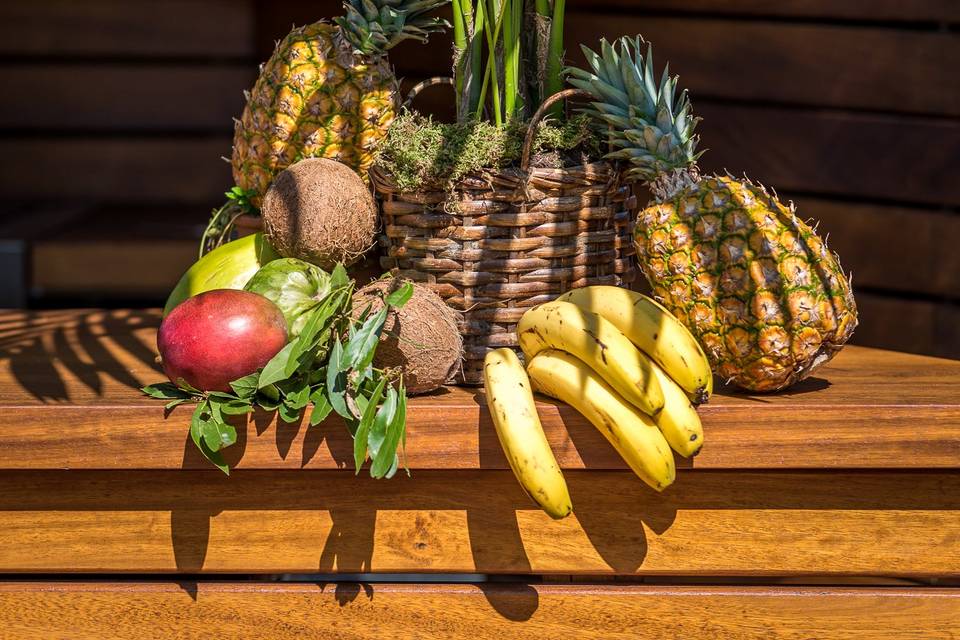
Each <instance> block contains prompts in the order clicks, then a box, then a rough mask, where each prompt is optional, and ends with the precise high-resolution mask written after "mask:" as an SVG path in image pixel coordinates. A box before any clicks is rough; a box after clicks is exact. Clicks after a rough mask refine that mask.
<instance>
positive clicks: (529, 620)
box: [0, 582, 960, 640]
mask: <svg viewBox="0 0 960 640" xmlns="http://www.w3.org/2000/svg"><path fill="white" fill-rule="evenodd" d="M958 598H960V593H958V592H957V590H956V589H876V588H838V587H827V588H803V587H785V588H771V587H656V586H642V585H637V586H627V585H624V586H600V585H583V586H580V585H576V586H575V585H527V584H486V585H443V584H438V585H398V584H374V585H369V584H363V585H360V584H349V583H338V584H336V585H331V584H271V583H223V582H220V583H200V584H192V583H179V584H175V583H163V582H161V583H76V584H64V583H56V582H46V583H44V582H23V583H5V584H0V625H2V626H3V628H5V629H6V632H7V633H10V634H12V636H13V637H16V638H23V639H24V640H28V639H31V638H38V639H39V638H43V639H44V640H46V639H48V638H53V637H56V638H61V637H68V638H71V639H73V640H87V639H89V640H101V638H105V637H110V638H117V639H118V640H120V639H124V638H136V639H139V638H143V637H145V636H149V637H151V638H156V639H157V640H162V639H164V638H183V637H204V636H206V635H208V634H209V633H210V632H211V630H216V633H217V635H219V636H221V637H242V638H270V639H271V640H283V639H285V638H304V637H310V638H381V637H383V636H384V632H385V629H394V630H397V629H402V630H403V637H407V638H437V637H443V638H477V637H481V638H497V637H507V636H509V637H511V638H517V639H518V640H523V639H531V640H540V639H542V638H557V637H566V636H574V637H577V638H623V639H628V638H629V639H632V638H636V637H637V632H638V629H642V630H643V633H644V635H645V636H646V635H649V637H657V638H674V637H676V638H684V639H685V640H696V639H703V640H707V639H709V640H745V639H747V638H764V639H765V640H806V639H808V638H826V637H843V638H849V639H851V640H884V639H887V638H889V639H896V640H910V639H920V638H934V637H936V638H943V639H948V638H955V637H957V634H960V622H958V620H957V616H956V615H955V614H956V610H957V607H958V606H960V602H958ZM157 622H161V624H156V623H157Z"/></svg>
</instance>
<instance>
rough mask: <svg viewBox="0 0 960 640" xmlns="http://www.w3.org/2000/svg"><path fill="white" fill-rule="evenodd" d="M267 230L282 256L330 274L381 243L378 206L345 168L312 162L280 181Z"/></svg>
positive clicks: (267, 210) (270, 198)
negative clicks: (330, 271)
mask: <svg viewBox="0 0 960 640" xmlns="http://www.w3.org/2000/svg"><path fill="white" fill-rule="evenodd" d="M261 213H262V215H263V225H264V231H265V233H266V236H267V240H268V241H269V242H270V244H271V245H272V246H273V247H274V248H275V249H276V250H277V252H278V253H279V254H280V255H282V256H284V257H287V258H299V259H301V260H306V261H307V262H312V263H313V264H316V265H318V266H320V267H322V268H323V269H327V270H330V269H332V268H333V267H334V265H335V264H336V263H338V262H342V263H344V264H345V265H349V264H352V263H353V262H356V261H357V259H359V258H360V256H362V255H363V254H364V253H365V252H366V251H367V250H368V249H369V248H370V247H371V246H373V244H374V241H375V234H376V231H377V205H376V202H374V199H373V196H372V195H371V194H370V190H369V189H368V188H367V186H366V185H365V184H364V183H363V180H361V179H360V176H359V175H357V173H356V172H355V171H354V170H353V169H351V168H350V167H348V166H346V165H345V164H341V163H339V162H336V161H334V160H328V159H326V158H308V159H306V160H301V161H300V162H297V163H296V164H293V165H291V166H289V167H287V168H286V169H284V170H283V171H281V172H280V173H278V174H277V176H276V177H275V178H274V180H273V183H272V184H271V185H270V188H269V189H268V190H267V193H266V195H265V196H264V198H263V207H262V210H261Z"/></svg>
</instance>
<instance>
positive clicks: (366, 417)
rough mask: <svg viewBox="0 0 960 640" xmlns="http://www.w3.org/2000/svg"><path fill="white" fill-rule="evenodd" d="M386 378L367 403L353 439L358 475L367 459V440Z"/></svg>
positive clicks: (354, 460)
mask: <svg viewBox="0 0 960 640" xmlns="http://www.w3.org/2000/svg"><path fill="white" fill-rule="evenodd" d="M386 383H387V380H386V378H382V379H381V380H380V384H378V385H377V388H376V389H374V390H373V394H372V395H371V396H370V398H369V399H368V402H367V406H366V408H365V409H364V410H363V415H361V416H360V424H359V426H358V427H357V433H356V435H354V438H353V462H354V469H355V471H356V473H360V468H361V467H362V466H363V462H364V460H366V459H367V439H368V436H369V434H370V428H371V427H372V426H373V419H374V416H375V415H376V412H377V404H378V403H379V402H380V397H381V396H382V395H383V388H384V385H386Z"/></svg>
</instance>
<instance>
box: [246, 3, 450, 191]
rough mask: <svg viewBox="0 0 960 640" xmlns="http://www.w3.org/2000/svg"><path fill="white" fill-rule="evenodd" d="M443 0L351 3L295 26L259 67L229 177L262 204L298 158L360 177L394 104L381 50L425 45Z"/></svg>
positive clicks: (437, 26)
mask: <svg viewBox="0 0 960 640" xmlns="http://www.w3.org/2000/svg"><path fill="white" fill-rule="evenodd" d="M445 3H446V0H348V1H346V2H344V5H343V6H344V10H345V13H346V15H344V16H342V17H339V18H336V19H335V20H334V23H335V24H331V23H329V22H326V21H320V22H315V23H314V24H311V25H307V26H305V27H299V28H295V29H294V30H293V31H291V32H290V33H289V34H288V35H287V36H286V37H285V38H284V39H283V40H282V41H281V42H280V43H278V44H277V48H276V50H275V51H274V52H273V55H272V56H271V57H270V60H269V61H267V63H266V64H265V65H264V66H263V67H262V68H261V72H260V77H259V78H258V79H257V82H256V84H255V85H254V87H253V91H251V92H250V93H249V94H247V105H246V107H245V108H244V110H243V116H242V117H241V119H240V120H239V121H237V122H236V131H235V133H234V138H233V159H232V165H233V178H234V180H235V181H236V184H237V186H238V187H239V188H240V189H241V190H242V191H244V192H246V193H249V194H250V201H251V202H252V204H253V205H254V206H257V207H259V206H260V203H261V199H262V197H263V194H264V193H265V192H266V190H267V187H269V186H270V183H271V181H272V180H273V176H274V175H275V174H276V173H277V172H279V171H281V170H283V169H284V168H286V167H288V166H289V165H291V164H293V163H294V162H296V161H298V160H301V159H303V158H311V157H322V158H332V159H334V160H338V161H340V162H343V163H344V164H346V165H348V166H350V167H351V168H353V169H354V170H356V171H357V172H358V173H359V174H360V175H361V176H363V177H364V179H366V175H367V168H368V167H369V166H370V164H372V162H373V151H374V147H375V146H376V145H377V143H378V142H379V141H380V140H381V139H382V138H383V137H384V136H385V135H386V130H387V127H388V126H390V123H391V121H392V120H393V118H394V114H395V111H396V107H397V97H398V87H397V79H396V76H395V75H394V73H393V69H392V68H391V66H390V64H389V63H388V62H387V58H386V52H387V50H389V49H391V48H392V47H393V46H394V45H396V44H397V43H399V42H401V41H403V40H406V39H408V38H412V39H416V40H420V41H421V42H425V41H426V39H427V37H428V35H429V34H430V33H433V32H435V31H438V30H441V29H443V28H444V27H445V26H447V25H446V22H444V21H442V20H439V19H437V18H431V17H427V16H426V15H425V14H426V13H428V12H430V11H432V10H433V9H435V8H437V7H439V6H441V5H443V4H445Z"/></svg>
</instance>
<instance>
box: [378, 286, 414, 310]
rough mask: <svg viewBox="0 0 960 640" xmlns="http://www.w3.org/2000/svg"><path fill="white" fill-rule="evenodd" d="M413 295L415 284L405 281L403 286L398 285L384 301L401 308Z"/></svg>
mask: <svg viewBox="0 0 960 640" xmlns="http://www.w3.org/2000/svg"><path fill="white" fill-rule="evenodd" d="M412 296H413V285H412V284H411V283H409V282H404V283H403V285H402V286H400V287H398V288H397V290H396V291H393V292H392V293H390V295H388V296H387V297H386V298H384V299H383V301H384V302H385V303H386V304H388V305H389V306H391V307H396V308H398V309H399V308H400V307H402V306H403V305H405V304H407V302H408V301H409V300H410V298H411V297H412Z"/></svg>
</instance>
